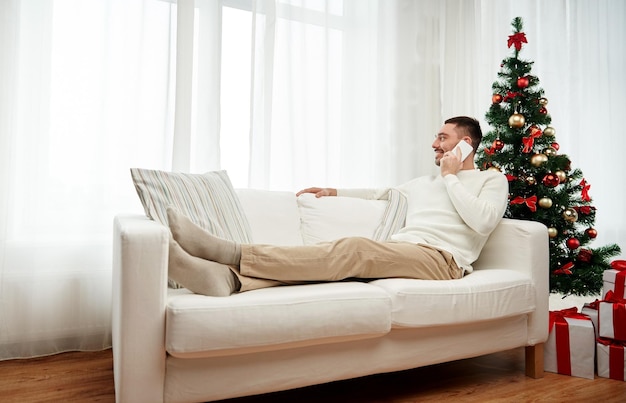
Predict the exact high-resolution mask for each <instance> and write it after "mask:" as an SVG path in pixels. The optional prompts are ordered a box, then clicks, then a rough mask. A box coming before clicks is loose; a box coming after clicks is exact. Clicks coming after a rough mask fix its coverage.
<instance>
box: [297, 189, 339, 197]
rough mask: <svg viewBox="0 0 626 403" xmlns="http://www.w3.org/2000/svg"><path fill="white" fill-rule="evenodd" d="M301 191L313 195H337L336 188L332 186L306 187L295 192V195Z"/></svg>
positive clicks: (298, 194)
mask: <svg viewBox="0 0 626 403" xmlns="http://www.w3.org/2000/svg"><path fill="white" fill-rule="evenodd" d="M303 193H313V194H315V197H323V196H337V189H333V188H316V187H313V188H306V189H302V190H301V191H299V192H298V193H296V197H297V196H300V195H301V194H303Z"/></svg>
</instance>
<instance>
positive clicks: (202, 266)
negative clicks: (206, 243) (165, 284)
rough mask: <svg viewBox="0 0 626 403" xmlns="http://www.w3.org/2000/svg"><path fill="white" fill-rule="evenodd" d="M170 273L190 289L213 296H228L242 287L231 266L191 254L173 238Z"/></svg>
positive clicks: (179, 282)
mask: <svg viewBox="0 0 626 403" xmlns="http://www.w3.org/2000/svg"><path fill="white" fill-rule="evenodd" d="M168 275H169V277H170V278H171V279H172V280H174V281H176V282H177V283H178V284H180V285H182V286H183V287H185V288H187V289H188V290H190V291H192V292H194V293H196V294H202V295H208V296H212V297H227V296H229V295H231V294H232V293H234V292H237V291H239V289H240V287H241V283H239V280H238V279H237V276H236V275H235V273H233V272H232V270H231V269H230V267H228V266H226V265H223V264H220V263H217V262H212V261H210V260H205V259H202V258H199V257H195V256H191V255H190V254H188V253H187V252H185V251H184V250H183V248H182V247H181V246H180V245H179V244H178V243H177V242H176V241H174V240H173V239H170V255H169V268H168Z"/></svg>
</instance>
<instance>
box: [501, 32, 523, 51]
mask: <svg viewBox="0 0 626 403" xmlns="http://www.w3.org/2000/svg"><path fill="white" fill-rule="evenodd" d="M522 43H528V41H527V40H526V34H525V33H523V32H518V33H516V34H513V35H509V40H508V41H507V42H506V44H507V47H509V48H510V47H511V45H515V49H516V50H517V51H518V52H519V51H520V50H522Z"/></svg>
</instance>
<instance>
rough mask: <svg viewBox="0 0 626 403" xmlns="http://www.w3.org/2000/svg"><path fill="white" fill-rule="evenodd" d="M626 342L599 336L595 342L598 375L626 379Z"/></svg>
mask: <svg viewBox="0 0 626 403" xmlns="http://www.w3.org/2000/svg"><path fill="white" fill-rule="evenodd" d="M625 344H626V343H624V342H619V341H615V340H610V339H603V338H599V339H598V342H597V358H598V376H601V377H603V378H611V379H616V380H618V381H626V369H624V368H626V365H624V362H625V361H626V354H624V345H625Z"/></svg>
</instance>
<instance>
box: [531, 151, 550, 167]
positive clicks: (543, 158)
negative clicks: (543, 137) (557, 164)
mask: <svg viewBox="0 0 626 403" xmlns="http://www.w3.org/2000/svg"><path fill="white" fill-rule="evenodd" d="M546 162H548V156H547V155H545V154H533V156H532V157H530V163H531V165H532V166H534V167H540V166H541V165H542V164H544V163H546Z"/></svg>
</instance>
